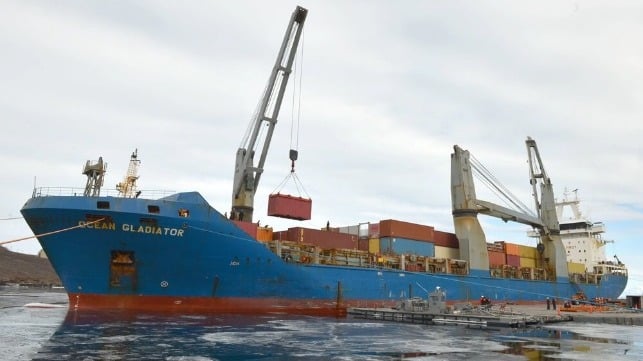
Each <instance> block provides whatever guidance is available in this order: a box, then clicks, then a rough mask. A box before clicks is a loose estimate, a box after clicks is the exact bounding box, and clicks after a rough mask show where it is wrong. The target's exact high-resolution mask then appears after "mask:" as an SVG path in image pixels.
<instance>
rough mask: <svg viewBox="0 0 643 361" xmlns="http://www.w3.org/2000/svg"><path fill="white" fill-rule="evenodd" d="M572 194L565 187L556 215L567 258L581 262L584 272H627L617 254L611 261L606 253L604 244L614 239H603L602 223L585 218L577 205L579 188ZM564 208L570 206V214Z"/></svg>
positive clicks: (569, 260)
mask: <svg viewBox="0 0 643 361" xmlns="http://www.w3.org/2000/svg"><path fill="white" fill-rule="evenodd" d="M571 193H573V196H572V197H570V192H568V191H567V190H565V193H564V196H563V200H562V201H557V202H556V215H557V216H558V221H559V223H560V236H561V239H562V241H563V245H564V246H565V251H566V254H567V261H568V262H574V263H582V264H584V265H585V270H586V272H592V273H597V274H606V273H627V269H626V267H625V265H623V264H622V263H621V262H620V260H619V259H618V257H616V255H614V256H613V258H614V260H612V258H609V259H608V258H607V257H606V255H605V245H606V244H608V243H613V242H614V241H612V240H606V239H604V238H603V233H605V225H603V223H602V222H592V221H590V220H589V219H588V218H586V217H585V216H584V215H583V214H582V212H581V210H580V207H579V204H580V199H579V198H578V190H577V189H575V190H574V191H572V192H571ZM566 209H569V210H570V211H571V214H566V213H565V211H566Z"/></svg>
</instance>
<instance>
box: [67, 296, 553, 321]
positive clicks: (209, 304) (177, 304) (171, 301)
mask: <svg viewBox="0 0 643 361" xmlns="http://www.w3.org/2000/svg"><path fill="white" fill-rule="evenodd" d="M462 302H463V303H467V301H462ZM396 303H397V302H395V301H372V300H350V301H346V302H342V303H341V304H339V305H338V304H337V302H334V301H329V300H311V299H309V300H306V299H283V298H241V297H239V298H211V297H172V296H136V295H98V294H81V293H70V294H69V309H70V310H122V311H132V312H136V311H140V312H158V313H177V314H188V313H197V314H270V313H281V314H298V315H315V316H345V315H346V310H347V308H348V307H393V306H394V305H395V304H396ZM448 303H449V304H454V303H458V301H450V302H448ZM471 303H473V304H474V305H475V304H476V301H474V302H471ZM517 303H519V304H541V303H542V302H537V301H536V302H517Z"/></svg>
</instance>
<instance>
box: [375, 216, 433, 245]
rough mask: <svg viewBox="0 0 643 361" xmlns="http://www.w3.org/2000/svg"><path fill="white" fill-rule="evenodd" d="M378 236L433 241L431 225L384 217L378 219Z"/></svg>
mask: <svg viewBox="0 0 643 361" xmlns="http://www.w3.org/2000/svg"><path fill="white" fill-rule="evenodd" d="M380 237H401V238H408V239H414V240H418V241H425V242H433V227H430V226H425V225H422V224H417V223H409V222H403V221H397V220H394V219H386V220H382V221H380Z"/></svg>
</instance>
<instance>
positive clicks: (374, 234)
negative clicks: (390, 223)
mask: <svg viewBox="0 0 643 361" xmlns="http://www.w3.org/2000/svg"><path fill="white" fill-rule="evenodd" d="M368 237H369V238H379V237H380V224H379V223H369V224H368Z"/></svg>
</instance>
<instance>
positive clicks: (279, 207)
mask: <svg viewBox="0 0 643 361" xmlns="http://www.w3.org/2000/svg"><path fill="white" fill-rule="evenodd" d="M312 204H313V201H312V200H311V199H309V198H301V197H294V196H289V195H287V194H281V193H275V194H271V195H270V196H269V197H268V215H269V216H274V217H281V218H288V219H296V220H299V221H304V220H308V219H310V214H311V210H312Z"/></svg>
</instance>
